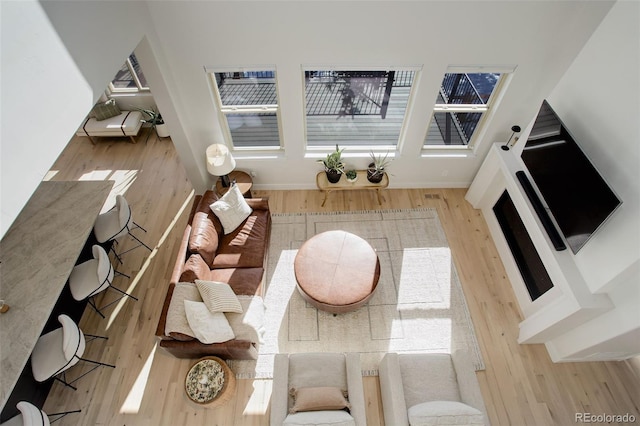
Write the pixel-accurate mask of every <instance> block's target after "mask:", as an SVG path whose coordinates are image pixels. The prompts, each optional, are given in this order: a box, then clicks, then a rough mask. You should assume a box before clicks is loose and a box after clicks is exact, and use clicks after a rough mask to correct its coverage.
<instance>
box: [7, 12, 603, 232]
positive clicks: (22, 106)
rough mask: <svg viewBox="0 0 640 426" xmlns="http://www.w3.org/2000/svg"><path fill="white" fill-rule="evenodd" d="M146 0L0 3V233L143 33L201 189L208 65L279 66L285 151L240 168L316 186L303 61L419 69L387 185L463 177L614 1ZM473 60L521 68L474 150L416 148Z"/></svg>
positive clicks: (526, 113)
mask: <svg viewBox="0 0 640 426" xmlns="http://www.w3.org/2000/svg"><path fill="white" fill-rule="evenodd" d="M151 3H152V6H151V5H148V3H147V2H145V1H127V2H117V1H95V2H76V1H46V2H41V3H39V2H35V1H30V0H27V1H23V2H6V1H3V2H1V3H0V4H1V7H2V36H3V37H2V39H3V44H2V55H3V61H2V76H3V83H4V84H3V86H2V141H1V144H2V145H1V147H2V170H1V174H2V175H1V176H2V188H1V189H2V190H1V196H2V232H3V233H4V232H5V230H6V229H7V228H8V226H9V225H10V223H11V222H12V221H13V219H14V218H15V216H16V215H17V214H18V212H19V211H20V209H21V208H22V206H23V205H24V203H25V202H26V201H27V199H28V197H29V196H30V194H31V193H33V190H34V189H35V187H36V186H37V184H38V183H39V180H40V179H41V177H42V176H43V175H44V173H45V172H46V171H47V169H48V168H49V166H50V165H51V164H52V163H53V162H54V161H55V159H56V158H57V156H58V155H59V153H60V152H61V150H62V149H63V148H64V146H65V145H66V143H67V142H68V140H69V138H70V137H71V135H73V133H74V131H75V129H76V128H77V126H78V125H79V124H80V121H81V120H82V118H83V117H84V115H85V114H86V112H87V111H88V110H89V109H90V108H91V106H92V104H93V102H94V101H95V100H96V99H97V98H98V97H99V95H100V94H101V92H102V91H103V90H104V88H105V87H106V85H107V83H108V81H109V80H110V79H111V78H112V77H113V75H114V74H115V72H116V70H117V69H119V67H120V66H121V64H122V63H123V61H124V59H125V58H126V56H127V55H128V54H129V53H130V52H131V51H132V50H133V49H134V48H136V46H138V45H139V43H140V42H141V40H145V42H144V43H142V44H144V46H143V47H142V48H141V49H142V51H141V52H140V53H141V56H142V57H143V58H142V59H141V63H142V65H143V67H145V68H147V67H149V64H150V63H152V65H154V67H155V68H154V69H153V70H150V78H149V80H150V83H151V87H152V90H153V92H154V98H155V100H156V103H157V104H158V106H159V107H160V109H161V111H162V113H163V116H164V117H165V118H166V121H167V123H168V125H169V127H170V130H171V134H172V139H173V141H174V144H175V145H176V148H177V150H178V152H179V154H180V157H181V159H182V161H183V163H184V164H185V168H186V170H187V173H188V175H189V178H190V180H191V181H192V183H193V185H194V187H195V188H196V190H198V191H201V190H203V189H204V188H205V187H206V186H207V185H210V184H211V182H212V180H211V178H210V177H209V176H208V175H207V173H206V169H205V164H204V152H205V149H206V147H207V146H208V145H209V144H211V143H212V142H216V141H219V140H220V128H219V126H218V123H217V118H216V114H215V111H214V107H213V102H212V99H211V94H210V91H209V87H208V84H207V81H206V76H205V73H204V70H203V68H204V67H205V66H209V67H216V66H225V67H226V66H235V65H245V66H246V65H275V67H276V69H277V72H278V75H279V78H280V83H281V84H280V85H279V95H280V105H281V112H282V135H283V139H284V145H285V155H284V157H283V158H279V159H277V160H271V161H261V162H257V161H253V160H242V159H241V160H239V161H238V165H239V167H240V168H249V169H253V170H255V171H257V173H258V177H257V178H256V187H262V188H297V187H298V188H312V187H314V175H315V173H316V172H317V171H318V170H319V166H318V165H317V164H316V163H315V162H314V161H313V160H312V159H304V153H303V140H304V120H303V100H304V95H303V87H302V73H301V66H302V65H310V64H317V65H327V64H330V65H345V66H348V65H372V66H380V65H386V64H391V65H422V66H423V72H422V74H421V78H420V81H419V82H418V83H417V92H416V95H417V96H416V98H415V104H414V108H413V115H412V116H410V117H409V118H408V127H407V132H406V135H407V137H406V139H405V140H404V141H403V142H402V150H401V152H400V157H399V158H398V159H397V160H396V161H395V162H394V164H393V165H392V169H391V172H392V173H393V175H394V176H393V178H392V183H391V186H393V187H415V186H421V187H425V186H426V187H429V186H432V187H450V186H467V185H468V184H469V183H470V182H471V180H472V178H473V176H474V175H475V173H476V171H477V169H478V167H479V165H480V163H481V161H482V159H483V158H484V155H485V154H486V152H487V150H488V149H489V144H490V143H491V142H493V141H495V140H506V138H507V137H508V136H509V135H510V131H509V130H508V129H509V128H510V127H511V126H512V125H513V124H522V123H523V122H526V121H528V120H530V117H532V116H533V115H534V114H535V112H536V111H537V108H538V106H539V104H540V102H541V100H542V99H543V98H544V97H545V95H546V94H548V93H549V92H550V91H551V90H552V88H553V87H554V86H555V85H556V83H557V82H558V80H559V79H560V78H561V76H562V75H563V74H564V72H565V71H566V69H567V67H568V66H569V65H570V64H571V63H572V61H573V60H574V58H575V56H576V55H577V53H578V52H579V51H580V49H581V48H582V46H583V45H584V43H585V42H586V40H587V39H588V38H589V36H590V34H591V33H592V32H593V31H594V29H595V28H596V27H597V25H598V24H599V22H600V21H601V20H602V18H603V17H604V16H605V15H606V13H607V11H608V10H609V8H610V7H611V4H612V3H611V2H589V3H584V2H580V3H578V2H537V1H517V2H502V1H496V2H489V1H486V2H476V1H469V2H463V1H459V2H437V1H423V2H422V1H421V2H380V1H357V2H314V1H305V2H272V1H261V2H235V1H228V2H225V1H214V2H184V1H163V2H151ZM45 13H46V15H45ZM155 61H157V63H155ZM483 64H484V65H486V64H488V65H505V64H507V65H516V66H517V70H516V73H515V74H514V76H513V79H512V81H511V84H510V85H509V88H508V92H507V94H506V96H505V98H504V99H503V102H502V103H501V105H500V106H499V109H498V110H497V111H496V114H495V116H494V118H493V119H492V121H491V122H490V124H489V126H488V128H487V132H486V134H485V138H484V140H483V141H482V142H481V144H480V145H479V147H478V150H477V156H475V157H474V156H471V157H468V158H420V156H419V152H420V146H421V145H422V138H423V137H424V134H425V133H426V128H427V126H428V122H429V118H430V112H431V108H432V106H433V102H434V99H435V96H436V92H437V88H438V85H439V83H440V81H441V79H442V75H443V73H444V72H445V70H446V67H447V66H448V65H483ZM7 82H10V84H7ZM34 106H37V111H36V112H35V114H37V115H38V117H37V118H38V119H37V120H36V121H34V120H33V119H32V116H33V114H34ZM41 111H44V112H45V113H40V112H41ZM33 153H37V155H33ZM362 161H363V163H364V161H365V159H362ZM16 177H20V178H19V179H16Z"/></svg>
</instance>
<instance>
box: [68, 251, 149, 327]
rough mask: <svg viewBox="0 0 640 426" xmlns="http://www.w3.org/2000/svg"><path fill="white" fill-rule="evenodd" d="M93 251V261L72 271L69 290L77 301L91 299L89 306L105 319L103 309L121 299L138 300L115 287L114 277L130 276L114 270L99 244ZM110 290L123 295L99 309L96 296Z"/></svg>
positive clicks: (77, 266) (88, 261)
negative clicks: (126, 297)
mask: <svg viewBox="0 0 640 426" xmlns="http://www.w3.org/2000/svg"><path fill="white" fill-rule="evenodd" d="M91 250H92V253H93V259H91V260H87V261H86V262H83V263H81V264H79V265H76V266H75V267H74V268H73V270H72V271H71V275H69V288H70V289H71V295H72V296H73V298H74V299H75V300H77V301H82V300H85V299H89V304H90V305H91V306H92V307H93V309H95V310H96V312H97V313H98V314H100V316H101V317H102V318H104V314H103V313H102V312H101V311H102V309H105V308H107V307H109V306H111V305H112V304H114V303H116V302H117V301H118V300H120V298H121V297H124V296H128V297H130V298H132V299H134V300H138V299H137V298H135V297H134V296H132V295H130V294H129V293H126V292H124V291H122V290H120V289H119V288H117V287H114V286H113V284H112V283H113V277H114V275H115V274H116V273H118V274H120V275H124V276H125V277H127V278H129V276H128V275H125V274H122V273H120V272H117V271H115V270H114V269H113V266H112V265H111V260H110V259H109V256H108V255H107V252H106V251H105V250H104V249H103V248H102V247H100V246H99V245H97V244H96V245H94V246H93V247H92V248H91ZM109 288H112V289H114V290H115V291H117V292H118V293H121V296H120V297H119V298H118V299H116V300H114V301H112V302H110V303H108V304H106V305H104V306H102V307H101V308H98V307H97V306H96V304H95V301H94V296H95V295H97V294H98V293H100V292H102V291H105V290H107V289H109Z"/></svg>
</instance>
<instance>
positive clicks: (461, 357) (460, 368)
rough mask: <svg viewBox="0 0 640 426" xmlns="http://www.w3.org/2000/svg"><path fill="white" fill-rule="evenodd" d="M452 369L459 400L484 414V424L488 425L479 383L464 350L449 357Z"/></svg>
mask: <svg viewBox="0 0 640 426" xmlns="http://www.w3.org/2000/svg"><path fill="white" fill-rule="evenodd" d="M451 360H452V361H453V368H455V370H456V379H457V381H458V389H459V391H460V399H461V400H462V402H464V403H465V404H467V405H470V406H472V407H473V408H477V409H478V410H480V411H482V414H484V419H485V420H484V421H485V424H487V425H488V424H489V416H488V415H487V407H486V406H485V405H484V399H483V398H482V392H481V391H480V383H478V378H477V377H476V372H475V370H474V369H473V364H472V362H471V359H470V358H469V355H468V354H467V352H466V351H464V350H457V351H455V352H454V353H453V354H452V355H451Z"/></svg>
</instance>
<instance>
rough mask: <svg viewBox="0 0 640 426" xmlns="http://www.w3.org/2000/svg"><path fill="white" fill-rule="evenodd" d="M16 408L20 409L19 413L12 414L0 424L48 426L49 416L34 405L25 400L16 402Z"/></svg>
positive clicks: (5, 425) (2, 425) (4, 425)
mask: <svg viewBox="0 0 640 426" xmlns="http://www.w3.org/2000/svg"><path fill="white" fill-rule="evenodd" d="M16 408H17V409H18V410H19V411H20V414H18V415H17V416H14V417H12V418H10V419H9V420H7V421H6V422H4V423H2V424H1V425H0V426H49V425H50V422H49V417H47V415H46V414H45V413H44V411H42V410H41V409H39V408H38V407H36V406H35V405H33V404H31V403H29V402H27V401H20V402H18V403H17V404H16Z"/></svg>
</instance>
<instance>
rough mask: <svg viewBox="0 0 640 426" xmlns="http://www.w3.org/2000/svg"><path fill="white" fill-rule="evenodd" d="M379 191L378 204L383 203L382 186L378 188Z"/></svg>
mask: <svg viewBox="0 0 640 426" xmlns="http://www.w3.org/2000/svg"><path fill="white" fill-rule="evenodd" d="M376 192H377V193H378V204H380V205H382V194H380V188H378V189H376Z"/></svg>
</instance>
